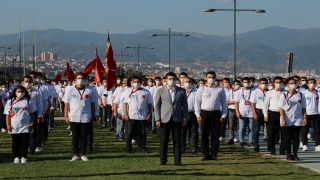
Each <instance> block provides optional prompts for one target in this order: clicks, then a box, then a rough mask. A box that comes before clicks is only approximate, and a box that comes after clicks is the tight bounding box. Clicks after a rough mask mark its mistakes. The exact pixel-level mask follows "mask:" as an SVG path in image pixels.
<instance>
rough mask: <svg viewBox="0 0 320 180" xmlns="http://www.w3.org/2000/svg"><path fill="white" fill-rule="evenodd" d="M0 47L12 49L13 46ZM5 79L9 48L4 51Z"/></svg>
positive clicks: (5, 77)
mask: <svg viewBox="0 0 320 180" xmlns="http://www.w3.org/2000/svg"><path fill="white" fill-rule="evenodd" d="M0 48H5V49H11V47H0ZM4 80H7V50H5V51H4Z"/></svg>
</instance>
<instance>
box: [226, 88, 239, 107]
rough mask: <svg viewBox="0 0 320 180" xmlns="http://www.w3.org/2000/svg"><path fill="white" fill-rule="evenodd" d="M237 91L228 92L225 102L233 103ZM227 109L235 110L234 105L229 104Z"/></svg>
mask: <svg viewBox="0 0 320 180" xmlns="http://www.w3.org/2000/svg"><path fill="white" fill-rule="evenodd" d="M236 92H237V91H233V90H230V91H228V92H227V94H226V101H227V102H228V101H234V97H235V94H236ZM228 109H235V106H234V104H229V105H228Z"/></svg>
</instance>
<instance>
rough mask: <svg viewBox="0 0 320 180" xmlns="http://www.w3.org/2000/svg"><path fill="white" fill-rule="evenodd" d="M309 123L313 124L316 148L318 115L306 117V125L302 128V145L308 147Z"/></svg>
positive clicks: (319, 131)
mask: <svg viewBox="0 0 320 180" xmlns="http://www.w3.org/2000/svg"><path fill="white" fill-rule="evenodd" d="M311 122H312V123H313V127H314V134H315V143H316V146H318V145H320V115H319V114H315V115H307V125H305V126H303V128H302V142H303V145H308V133H309V128H310V124H311Z"/></svg>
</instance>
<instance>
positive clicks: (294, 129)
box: [282, 126, 301, 155]
mask: <svg viewBox="0 0 320 180" xmlns="http://www.w3.org/2000/svg"><path fill="white" fill-rule="evenodd" d="M300 130H301V126H286V127H282V133H283V139H284V143H285V147H286V151H287V154H291V143H292V142H293V154H294V155H297V153H298V148H299V134H300Z"/></svg>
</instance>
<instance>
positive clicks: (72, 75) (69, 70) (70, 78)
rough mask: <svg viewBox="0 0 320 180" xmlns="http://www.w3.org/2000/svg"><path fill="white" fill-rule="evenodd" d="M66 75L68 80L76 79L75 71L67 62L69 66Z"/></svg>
mask: <svg viewBox="0 0 320 180" xmlns="http://www.w3.org/2000/svg"><path fill="white" fill-rule="evenodd" d="M64 77H65V78H67V79H68V80H73V79H74V73H73V71H72V69H71V67H70V65H69V63H68V62H67V67H66V70H65V71H64Z"/></svg>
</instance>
